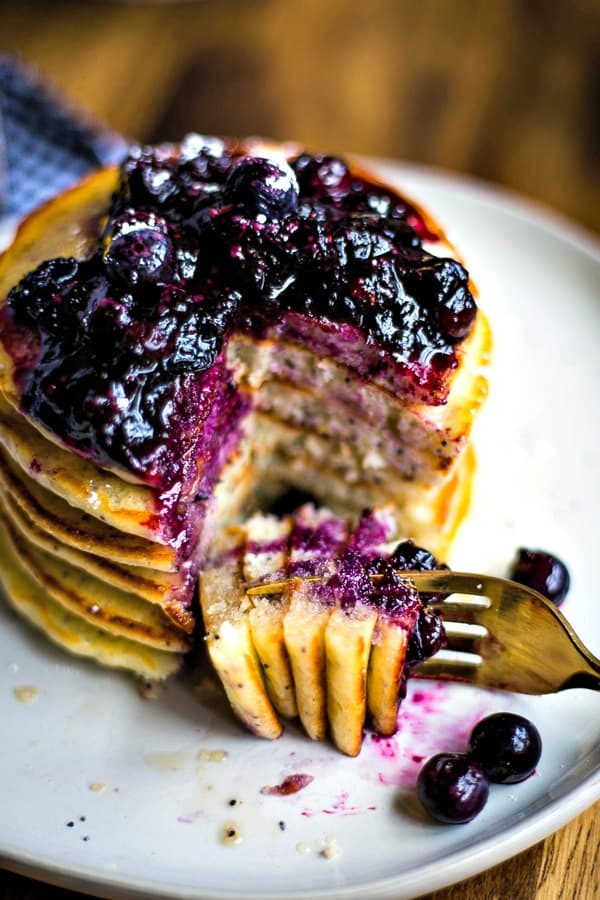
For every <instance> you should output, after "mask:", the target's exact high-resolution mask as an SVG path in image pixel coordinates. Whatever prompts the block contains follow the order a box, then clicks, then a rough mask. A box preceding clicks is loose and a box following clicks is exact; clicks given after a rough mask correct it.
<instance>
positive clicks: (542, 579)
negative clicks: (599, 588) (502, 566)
mask: <svg viewBox="0 0 600 900" xmlns="http://www.w3.org/2000/svg"><path fill="white" fill-rule="evenodd" d="M510 578H512V580H513V581H518V582H519V584H524V585H526V586H527V587H530V588H533V589H534V591H538V592H539V593H540V594H543V596H544V597H547V598H548V600H551V601H552V603H554V604H556V606H560V604H561V603H562V602H563V600H564V599H565V597H566V596H567V593H568V591H569V587H570V585H571V578H570V576H569V570H568V569H567V567H566V566H565V564H564V562H562V560H560V559H559V558H558V557H557V556H554V555H553V554H552V553H547V552H546V551H545V550H527V549H526V548H524V547H521V548H520V549H519V550H518V551H517V557H516V559H515V561H514V562H513V564H512V567H511V570H510Z"/></svg>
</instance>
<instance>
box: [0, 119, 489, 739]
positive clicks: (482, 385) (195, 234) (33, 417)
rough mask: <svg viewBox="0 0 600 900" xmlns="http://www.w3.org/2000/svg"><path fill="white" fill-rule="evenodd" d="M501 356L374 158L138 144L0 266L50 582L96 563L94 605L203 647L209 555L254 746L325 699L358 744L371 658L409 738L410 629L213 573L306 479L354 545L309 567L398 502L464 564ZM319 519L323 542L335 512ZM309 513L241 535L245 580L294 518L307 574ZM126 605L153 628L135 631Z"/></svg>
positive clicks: (7, 482) (416, 530)
mask: <svg viewBox="0 0 600 900" xmlns="http://www.w3.org/2000/svg"><path fill="white" fill-rule="evenodd" d="M489 351H490V331H489V327H488V324H487V320H486V318H485V315H484V314H483V313H482V312H481V310H479V308H478V306H477V303H476V295H475V289H474V285H473V283H472V281H471V279H470V277H469V274H468V272H467V271H466V269H465V268H464V266H463V265H462V263H461V261H460V258H459V256H458V254H457V252H456V251H455V249H454V248H453V247H452V245H451V244H450V243H449V242H448V240H447V238H446V236H445V233H444V231H443V229H442V228H441V227H440V226H439V225H438V224H437V223H436V222H435V221H434V220H433V219H432V217H431V216H430V215H429V214H427V213H425V212H424V211H423V210H422V209H420V208H419V207H418V206H417V205H415V204H414V203H412V202H411V201H409V200H408V199H406V198H405V197H404V196H402V195H401V194H400V193H399V192H398V190H397V189H396V188H395V186H394V185H391V184H385V183H382V182H381V181H380V180H379V179H378V178H377V176H376V175H374V174H372V173H368V172H366V171H365V170H364V169H363V168H362V167H361V166H360V165H358V164H357V163H355V162H349V163H348V162H345V161H343V160H337V159H332V158H331V157H327V156H323V155H320V154H313V155H310V154H307V153H303V152H301V150H300V148H298V147H295V146H293V145H290V144H285V145H273V144H268V143H265V142H260V141H256V140H247V141H242V142H237V141H230V142H224V141H221V140H219V139H213V138H202V137H200V136H199V135H190V136H188V137H187V138H186V139H185V140H184V141H183V142H182V144H180V145H175V144H168V145H161V146H158V147H146V148H135V149H134V150H133V151H132V152H131V154H130V155H129V156H128V158H127V159H126V160H125V161H124V163H123V165H122V166H121V167H120V169H119V170H118V171H117V170H116V169H110V170H103V171H100V172H98V173H96V174H95V175H93V176H92V177H91V178H89V179H87V180H85V181H84V182H82V183H81V184H80V185H78V186H77V187H75V188H74V189H72V190H70V191H67V192H65V193H64V194H62V195H61V196H59V197H57V198H55V199H54V200H52V201H51V202H50V203H48V204H46V205H45V206H43V207H42V208H40V209H39V210H37V211H35V212H34V213H33V214H32V215H31V216H30V217H28V219H27V220H26V221H25V222H24V223H22V225H21V226H20V228H19V229H18V231H17V234H16V237H15V240H14V242H13V243H12V245H11V246H10V248H9V249H8V250H7V252H6V253H5V254H4V255H3V257H2V258H0V489H1V492H2V504H3V506H2V509H1V510H0V514H1V516H2V518H3V519H4V520H5V522H7V523H8V524H9V526H10V527H12V529H13V532H14V535H15V536H16V538H15V539H18V540H20V541H21V545H22V546H23V547H25V548H26V549H27V553H28V558H30V559H34V560H37V561H38V562H39V560H41V559H43V560H44V565H43V567H41V566H40V565H37V567H36V571H38V572H39V571H41V569H42V568H43V571H44V572H45V573H48V572H49V571H53V572H54V571H55V570H56V569H57V567H60V566H63V567H65V571H66V572H69V573H71V572H77V571H84V572H85V575H86V577H85V580H84V581H82V582H81V584H82V585H85V588H84V587H82V591H85V592H88V591H89V592H91V593H92V594H97V595H98V596H101V597H103V598H106V597H109V596H110V597H121V595H122V594H123V595H127V596H131V597H132V598H134V600H135V603H137V604H147V606H148V610H147V615H148V617H150V618H151V617H152V616H163V617H164V618H165V623H166V624H165V629H166V630H165V631H164V634H163V633H162V632H156V641H157V644H156V645H157V646H159V644H160V642H161V641H162V640H163V638H164V640H165V642H166V641H167V632H168V628H169V627H170V625H169V623H171V625H172V627H173V628H174V630H175V631H176V632H177V633H179V630H181V632H184V633H185V634H186V635H187V634H189V633H190V632H191V631H192V629H193V627H194V613H193V609H194V605H193V599H194V591H195V585H196V578H197V575H198V574H199V573H202V571H203V569H204V567H205V564H206V561H207V559H209V558H210V560H211V563H210V565H209V566H208V568H207V579H206V583H207V584H208V585H209V589H210V585H211V584H216V583H217V582H219V579H220V578H221V575H222V577H223V578H225V573H226V572H228V575H227V578H228V579H229V581H228V584H229V588H228V598H229V599H228V601H227V604H228V606H227V609H228V610H231V609H233V608H234V607H235V606H236V604H237V606H239V607H240V608H241V609H243V610H244V613H243V615H240V616H239V617H238V618H236V617H235V616H234V617H233V619H232V621H234V622H235V623H236V625H235V628H234V629H233V631H232V632H231V633H230V634H229V637H228V641H229V643H228V641H224V643H223V644H222V645H221V646H222V647H226V648H229V650H233V648H234V647H235V646H238V647H239V648H240V653H241V657H240V658H242V659H244V660H245V662H244V663H243V665H245V666H246V674H247V675H248V677H249V680H248V681H244V684H246V685H248V686H249V689H250V690H251V691H254V692H255V697H254V699H255V701H256V704H257V712H256V718H255V722H254V730H256V731H258V732H260V733H264V734H269V735H270V736H273V735H274V734H276V733H279V732H278V729H280V727H281V726H280V725H279V723H278V721H277V715H276V713H277V712H279V714H281V715H282V716H284V717H293V716H294V715H295V714H296V711H297V712H298V714H299V716H300V719H301V721H302V723H303V725H304V727H305V729H306V731H307V733H309V734H310V735H311V737H313V738H322V737H323V736H324V734H325V732H326V730H327V726H328V721H327V696H326V695H327V694H328V693H330V698H329V699H330V703H331V704H334V703H338V705H339V707H340V709H342V708H343V707H345V706H346V705H347V707H348V709H349V708H350V706H351V705H352V704H354V706H353V708H354V710H355V711H354V713H353V718H352V722H353V723H354V724H353V725H352V726H351V727H350V725H349V724H348V722H349V721H350V719H348V721H346V720H344V719H343V718H340V716H336V715H334V714H333V712H332V713H331V714H330V716H329V720H330V722H329V724H330V726H331V727H332V728H333V729H334V730H335V731H336V734H337V736H336V737H335V740H336V741H338V742H339V743H340V744H343V745H344V746H346V747H347V748H350V749H348V752H354V751H353V750H352V749H351V748H352V747H355V746H356V741H357V738H356V735H357V733H358V725H357V723H358V721H359V718H360V715H361V714H362V712H361V711H362V709H363V701H362V700H361V699H360V697H361V696H362V693H363V692H364V681H365V675H364V668H365V665H366V663H365V658H366V655H367V649H368V648H369V647H373V646H374V647H377V649H378V652H377V653H375V652H372V651H370V662H369V665H370V666H371V669H372V670H373V671H374V672H378V673H379V672H382V673H383V671H384V670H385V669H386V666H387V665H388V663H389V661H390V659H392V658H393V660H394V661H395V662H394V666H395V668H394V669H393V673H392V674H390V677H389V679H388V682H386V687H385V689H384V688H383V687H381V688H379V687H378V688H372V687H370V685H369V677H368V675H367V687H366V696H367V703H368V707H369V709H370V711H371V715H372V716H373V718H374V720H376V721H377V722H378V727H379V728H380V729H381V730H382V731H385V730H389V729H390V728H392V722H391V719H392V713H391V712H390V709H391V706H392V702H391V699H390V698H391V697H392V696H393V695H394V693H395V691H396V686H397V685H398V684H399V683H400V682H399V679H401V677H402V672H403V663H402V662H401V653H402V651H403V649H406V648H405V647H404V645H403V644H402V633H401V632H402V628H400V627H396V625H395V624H390V623H388V622H387V620H386V622H382V621H381V616H380V615H379V614H378V616H377V618H376V620H374V618H373V611H372V609H371V607H370V606H369V604H368V603H365V604H363V605H362V606H361V607H360V611H359V610H358V607H357V608H356V609H354V611H353V613H352V615H351V616H350V615H349V614H348V612H347V609H345V607H344V604H343V603H342V601H341V600H340V599H339V598H338V599H337V600H335V601H334V599H333V597H332V596H330V589H331V586H330V585H329V584H328V583H326V584H324V585H323V586H321V587H310V588H309V587H308V586H307V585H306V584H304V583H303V582H300V581H297V582H296V583H295V584H294V585H293V586H292V587H290V588H288V589H286V590H285V591H284V592H283V594H282V595H281V596H280V597H278V598H274V599H268V598H266V597H259V598H258V599H257V600H256V601H255V603H254V606H252V604H251V603H250V604H249V606H248V608H247V607H246V605H245V604H246V602H247V601H246V599H245V598H244V597H243V596H241V595H240V590H241V588H240V584H241V582H242V579H243V578H244V577H246V575H244V573H243V572H242V571H241V569H240V570H239V571H238V570H236V574H235V577H234V572H233V568H232V567H231V566H230V567H229V569H227V567H226V568H225V570H224V572H223V573H220V574H219V575H216V574H215V572H217V571H220V570H219V567H218V566H215V560H218V559H219V553H220V552H221V551H222V550H223V547H226V546H228V542H229V541H230V540H231V537H230V533H229V531H228V528H229V526H231V525H232V524H234V525H235V524H236V523H237V524H239V523H240V522H242V521H243V520H244V519H246V518H247V517H248V516H249V515H250V514H251V513H252V512H253V511H255V510H257V509H262V510H267V509H268V506H269V503H270V502H271V501H272V500H273V499H275V498H277V496H278V495H279V494H281V493H282V492H284V491H285V490H286V489H287V488H289V487H291V488H297V489H300V490H307V491H309V492H310V493H311V494H312V495H313V496H314V497H315V498H316V500H317V501H318V502H319V503H321V504H322V505H323V506H325V507H328V508H329V509H331V510H332V513H326V514H325V515H326V516H327V515H329V516H330V517H333V518H335V517H337V520H336V521H337V523H338V524H337V525H336V528H338V530H339V535H338V536H339V546H338V545H337V544H336V545H335V546H334V545H331V546H329V547H328V548H327V551H326V553H324V554H323V555H322V557H321V558H320V557H319V554H318V553H316V552H315V553H313V557H312V561H310V564H311V565H313V566H316V567H317V569H315V571H317V570H318V571H320V572H322V573H323V574H325V575H326V574H327V571H328V570H327V565H328V564H331V563H332V560H335V558H336V556H338V555H339V554H341V553H342V552H343V550H344V546H345V541H346V537H347V534H346V532H347V529H348V523H349V522H350V521H351V522H352V523H356V521H357V519H358V518H359V516H360V515H361V513H362V510H363V509H365V508H367V507H371V508H372V507H383V506H385V505H387V504H388V503H391V504H392V506H393V518H394V521H395V526H396V533H401V534H405V535H408V536H409V537H410V538H412V539H413V540H415V541H417V542H418V543H420V544H424V545H426V546H428V547H430V548H431V549H432V551H434V552H436V553H437V554H439V555H442V556H444V557H446V556H447V553H448V549H449V547H450V543H451V540H452V538H453V535H454V532H455V530H456V528H457V525H458V523H459V522H460V520H461V519H462V517H463V516H464V514H465V511H466V508H467V506H468V498H469V492H470V485H471V480H472V475H473V454H472V451H471V448H470V444H469V441H470V434H471V428H472V425H473V422H474V419H475V416H476V414H477V412H478V410H479V409H480V407H481V406H482V404H483V402H484V399H485V394H486V390H487V384H486V380H485V377H484V374H483V369H484V367H485V365H486V363H487V360H488V356H489ZM306 515H307V516H309V515H310V516H313V517H315V522H314V523H313V526H314V527H313V531H315V532H316V533H318V532H319V529H320V528H321V524H319V521H318V520H319V516H320V514H319V513H316V512H314V510H313V512H312V513H310V514H309V513H306ZM300 521H301V515H299V516H298V517H297V518H296V521H295V524H294V525H293V526H289V523H285V522H278V523H274V522H271V523H270V524H269V520H268V519H263V520H259V519H257V520H255V521H254V522H253V523H252V524H247V525H246V526H245V530H243V531H242V532H240V534H242V535H243V537H242V538H240V540H242V542H243V543H244V546H246V545H249V546H250V550H249V551H248V552H246V550H244V551H243V554H242V556H243V558H242V557H240V559H239V560H238V565H239V566H241V567H245V568H246V569H247V571H248V572H250V571H254V572H255V573H257V574H258V577H262V575H260V572H264V574H265V576H266V574H267V571H266V570H267V569H268V568H269V566H271V565H273V566H275V567H277V566H280V567H283V566H284V559H283V555H284V551H283V550H282V551H281V553H282V555H281V556H280V558H279V559H277V560H276V559H275V557H273V558H270V557H269V554H268V553H266V552H263V551H260V552H257V553H253V552H252V550H253V549H256V547H254V548H253V543H252V542H253V541H254V538H251V537H249V534H250V533H253V534H254V533H256V534H258V533H259V532H260V531H264V532H265V534H267V533H268V532H269V529H272V530H273V531H274V532H276V533H277V534H279V535H280V536H281V538H282V539H283V537H284V532H286V529H287V528H288V527H292V532H291V558H290V559H288V560H287V563H286V565H287V566H288V574H291V575H294V572H295V571H296V568H295V567H297V566H298V565H299V563H301V562H302V559H301V557H302V553H304V552H305V551H304V550H303V548H302V542H301V541H299V540H298V539H297V538H298V527H299V524H298V523H299V522H300ZM311 527H312V526H311ZM307 528H308V526H307ZM308 531H310V529H308ZM286 534H287V532H286ZM294 534H295V535H296V537H294ZM307 534H308V532H307ZM306 536H307V535H305V537H306ZM260 540H262V538H260V535H259V542H260ZM305 549H306V548H305ZM307 552H308V551H307ZM21 553H23V551H21ZM308 561H309V560H308V558H307V560H305V562H307V563H308ZM32 571H33V569H32ZM211 573H212V574H211ZM236 579H237V581H236ZM205 590H206V585H203V591H205ZM119 592H121V593H119ZM48 593H49V591H48V590H46V591H45V594H48ZM236 597H237V599H236ZM81 599H82V598H81ZM88 599H89V605H93V603H94V597H93V596H91V597H89V598H88ZM132 602H133V601H132ZM128 603H129V601H128ZM117 606H118V607H119V608H121V607H122V608H123V609H125V608H127V609H131V614H132V618H131V622H132V623H133V624H132V632H135V630H136V623H139V622H142V620H143V617H142V616H137V618H136V615H137V613H136V615H134V613H133V610H134V606H132V605H131V604H129V605H127V604H121V602H119V603H118V604H117ZM136 608H137V607H136ZM222 612H223V616H222V617H221V619H219V618H218V616H217V618H214V615H216V612H215V611H214V610H213V613H214V615H213V617H212V618H211V615H208V620H209V622H210V628H209V634H210V636H211V637H210V639H209V646H210V647H211V652H212V654H213V659H214V660H216V662H215V665H216V667H217V669H218V668H219V667H221V670H223V667H224V666H225V665H226V664H227V665H228V666H229V668H228V673H229V674H231V671H232V669H231V666H230V665H229V662H228V660H227V658H226V657H227V654H228V652H229V650H228V651H227V652H225V651H219V649H217V648H216V647H215V646H214V645H215V643H216V642H217V640H221V639H222V635H221V636H219V638H218V639H217V638H216V637H215V635H216V634H217V633H220V632H221V631H222V630H223V629H225V632H226V633H227V632H228V631H229V624H230V623H229V619H228V616H227V615H225V613H224V608H223V610H222ZM330 619H331V621H330ZM390 621H391V620H390ZM248 622H249V624H248ZM205 624H206V614H205ZM207 627H208V626H207ZM402 627H404V626H402ZM198 628H200V624H199V623H198ZM338 632H339V634H342V632H343V633H344V635H345V637H344V638H343V639H339V640H338V638H337V635H338ZM347 632H352V633H353V634H355V637H356V640H355V642H354V643H355V657H356V660H357V663H356V665H354V664H353V666H352V670H353V672H354V675H353V676H352V677H351V676H348V680H347V694H346V695H344V696H342V697H340V698H338V700H334V694H335V692H334V691H333V690H332V691H331V692H329V691H328V690H327V687H326V684H327V682H326V679H327V676H326V670H327V664H326V658H327V654H329V657H330V662H329V669H330V671H333V667H334V665H337V662H336V660H337V656H336V649H335V648H336V644H337V645H338V646H339V647H340V648H341V647H342V646H343V644H344V643H345V642H346V639H347V638H348V634H347ZM359 632H360V634H359ZM139 633H140V634H141V633H142V632H141V631H140V632H139ZM161 634H162V637H161V636H160V635H161ZM327 635H328V637H327ZM359 638H360V640H359ZM132 639H133V636H132ZM181 640H182V641H183V643H185V641H186V640H187V638H181ZM373 642H375V643H374V644H373ZM359 645H360V647H359ZM165 646H166V643H165ZM242 648H244V649H243V652H242ZM327 648H329V649H327ZM380 648H381V649H380ZM384 648H385V649H384ZM98 655H99V658H100V657H101V656H102V658H103V660H104V661H106V659H107V658H109V657H108V656H107V655H106V654H100V653H99V654H98ZM338 655H339V653H338ZM134 658H135V657H134V656H131V659H132V660H133V659H134ZM134 670H135V667H134ZM223 671H224V670H223ZM390 671H391V670H390ZM291 676H293V683H292V678H291ZM373 681H374V682H376V683H377V684H378V685H379V684H380V682H381V683H383V682H382V676H381V677H380V676H379V675H377V677H375V676H374V679H373ZM239 683H242V682H241V680H239V681H236V682H235V684H239ZM265 684H266V687H265ZM334 684H335V686H336V688H337V687H339V685H340V684H341V682H340V681H339V679H338V678H337V677H335V678H334ZM233 685H234V681H232V680H231V678H230V679H229V686H228V692H229V696H230V700H231V702H232V704H233V705H234V707H236V708H238V709H239V710H241V711H243V712H244V715H245V716H246V718H247V720H248V721H250V720H251V719H252V702H248V699H247V697H246V696H245V695H241V694H239V689H234V687H233ZM236 691H238V692H236ZM351 698H354V699H351ZM346 700H347V704H346ZM332 709H333V707H332ZM386 711H387V712H386ZM386 716H387V717H386ZM332 723H333V724H332ZM340 723H341V724H340ZM338 725H339V728H340V729H341V731H339V734H338ZM346 731H347V737H342V736H341V735H342V733H344V734H345V733H346ZM350 735H352V737H350Z"/></svg>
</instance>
